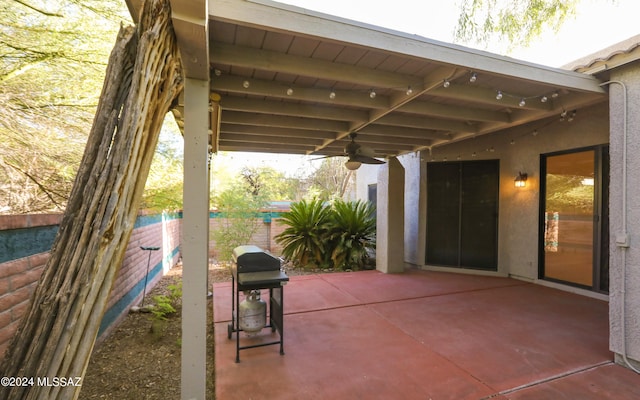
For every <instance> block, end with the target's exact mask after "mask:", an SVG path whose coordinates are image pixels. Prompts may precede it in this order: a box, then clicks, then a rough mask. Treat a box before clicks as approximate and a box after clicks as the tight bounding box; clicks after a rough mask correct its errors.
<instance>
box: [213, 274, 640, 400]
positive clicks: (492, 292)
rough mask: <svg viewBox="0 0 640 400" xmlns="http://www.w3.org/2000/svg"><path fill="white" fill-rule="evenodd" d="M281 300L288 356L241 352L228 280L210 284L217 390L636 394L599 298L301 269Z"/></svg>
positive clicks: (445, 279)
mask: <svg viewBox="0 0 640 400" xmlns="http://www.w3.org/2000/svg"><path fill="white" fill-rule="evenodd" d="M284 305H285V318H284V351H285V355H284V356H281V355H280V354H279V351H278V349H279V348H278V346H266V347H260V348H255V349H246V350H242V351H241V352H240V360H241V361H240V363H235V336H234V338H233V340H229V339H227V324H228V322H229V321H230V319H231V284H230V283H223V284H216V285H214V319H215V329H216V333H215V340H216V395H217V397H216V398H218V399H221V400H233V399H243V400H246V399H278V400H280V399H350V400H351V399H403V400H404V399H432V400H441V399H452V400H465V399H469V400H471V399H473V400H478V399H518V400H523V399H531V400H533V399H535V400H540V399H553V400H556V399H571V400H576V399H580V400H589V399H594V400H595V399H598V400H602V399H616V400H622V399H640V375H637V374H635V373H634V372H632V371H630V370H627V369H625V368H623V367H620V366H618V365H615V364H614V363H613V362H612V360H613V355H612V353H611V352H609V350H608V340H609V339H608V338H609V332H608V329H609V328H608V326H609V324H608V303H606V302H603V301H599V300H594V299H591V298H587V297H583V296H579V295H575V294H570V293H566V292H563V291H559V290H555V289H550V288H547V287H543V286H540V285H534V284H529V283H524V282H521V281H517V280H513V279H507V278H494V277H483V276H474V275H464V274H449V273H440V272H428V271H416V270H410V271H407V272H405V273H403V274H393V275H392V274H382V273H380V272H377V271H361V272H351V273H333V274H320V275H307V276H294V277H292V278H291V281H290V282H289V283H288V284H287V285H286V286H285V289H284ZM274 336H275V337H277V334H272V333H271V331H270V330H268V329H264V330H263V331H262V332H261V334H260V335H259V338H258V339H245V338H244V333H243V334H242V336H241V344H247V342H246V341H247V340H273V338H274Z"/></svg>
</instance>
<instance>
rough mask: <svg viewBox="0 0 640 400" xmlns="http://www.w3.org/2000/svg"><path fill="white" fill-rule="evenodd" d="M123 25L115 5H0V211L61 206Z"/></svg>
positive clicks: (38, 0) (103, 0)
mask: <svg viewBox="0 0 640 400" xmlns="http://www.w3.org/2000/svg"><path fill="white" fill-rule="evenodd" d="M125 20H127V13H126V7H125V5H124V2H122V1H120V0H89V1H79V0H75V1H72V0H60V1H55V2H51V1H44V0H28V1H17V0H12V1H7V0H5V1H2V7H1V8H0V115H1V116H2V117H0V138H1V140H0V171H2V174H0V176H1V177H2V178H0V189H2V190H0V212H13V213H23V212H42V211H60V210H62V209H63V208H64V207H65V205H66V201H67V198H68V195H69V192H70V190H71V184H72V182H73V178H74V176H75V171H76V169H77V166H78V164H79V162H80V158H81V157H82V150H83V148H84V143H85V142H86V137H87V134H88V131H89V129H90V127H91V121H92V119H93V114H94V113H95V109H96V105H97V99H98V97H99V94H100V89H101V86H102V80H103V77H104V70H105V67H106V63H107V59H108V56H109V52H110V50H111V48H112V46H113V41H114V39H115V37H116V35H117V32H118V28H119V26H118V25H119V22H120V21H125Z"/></svg>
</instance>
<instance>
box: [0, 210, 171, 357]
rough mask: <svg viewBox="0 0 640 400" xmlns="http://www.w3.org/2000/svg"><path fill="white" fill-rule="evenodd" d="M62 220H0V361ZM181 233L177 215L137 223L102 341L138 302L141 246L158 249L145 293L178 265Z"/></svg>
mask: <svg viewBox="0 0 640 400" xmlns="http://www.w3.org/2000/svg"><path fill="white" fill-rule="evenodd" d="M61 219H62V216H61V215H17V216H0V357H2V355H3V354H4V352H5V350H6V348H7V346H8V345H9V341H10V339H11V338H12V337H13V334H14V333H15V330H16V329H17V325H18V322H19V319H20V318H21V317H22V315H24V312H25V311H26V308H27V306H28V304H29V300H30V298H31V294H32V293H33V290H34V288H35V286H36V283H37V280H38V279H39V277H40V275H41V273H42V270H43V268H44V266H45V264H46V262H47V260H48V258H49V249H50V248H51V245H52V244H53V239H54V237H55V232H56V231H57V225H58V224H59V223H60V220H61ZM181 227H182V219H181V215H180V214H163V215H140V216H139V217H138V220H137V222H136V226H135V227H134V231H133V232H132V234H131V238H130V241H129V245H128V247H127V250H126V254H125V259H124V260H123V263H122V266H121V268H120V271H119V273H118V276H117V277H116V281H115V282H114V287H113V290H112V293H111V297H110V298H109V302H108V306H107V307H108V308H107V312H106V313H105V316H104V318H103V321H102V325H101V328H100V338H101V339H102V338H104V337H106V336H107V335H108V333H109V332H110V330H111V329H113V328H115V326H117V323H118V322H119V321H120V320H121V319H122V318H123V317H124V316H125V315H126V313H127V312H128V309H129V307H131V306H132V305H135V304H137V303H138V302H139V301H140V299H141V298H142V293H143V289H144V281H145V274H146V272H147V262H148V260H149V258H148V257H149V252H148V251H143V250H142V249H140V246H145V247H151V246H158V247H161V250H159V251H153V252H151V261H150V263H149V275H148V282H147V291H148V290H150V288H152V287H153V285H154V284H155V283H156V282H157V281H158V280H159V279H160V278H161V277H162V276H163V275H164V273H166V272H167V271H168V270H169V269H170V268H171V267H173V266H174V265H175V264H176V262H177V261H178V259H179V257H180V237H181Z"/></svg>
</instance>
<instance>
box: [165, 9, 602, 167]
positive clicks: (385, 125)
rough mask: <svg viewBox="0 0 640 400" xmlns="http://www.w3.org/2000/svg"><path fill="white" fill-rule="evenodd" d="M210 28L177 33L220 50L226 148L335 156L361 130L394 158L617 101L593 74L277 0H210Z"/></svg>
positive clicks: (215, 89)
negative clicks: (407, 32) (506, 55)
mask: <svg viewBox="0 0 640 400" xmlns="http://www.w3.org/2000/svg"><path fill="white" fill-rule="evenodd" d="M195 3H198V2H197V1H195ZM183 7H184V5H183ZM193 10H195V11H194V12H195V13H201V7H193ZM185 13H188V12H187V11H184V10H183V11H182V14H180V15H177V16H176V18H180V21H190V19H189V18H187V17H184V15H183V14H185ZM207 21H208V22H207V24H208V25H207V26H203V27H202V29H203V30H204V31H206V32H207V37H206V38H204V39H203V38H202V37H201V36H202V33H201V32H195V33H194V32H193V31H194V29H191V30H189V29H182V30H180V29H177V30H176V32H177V35H178V37H179V43H181V46H182V45H184V44H185V43H189V48H190V50H189V51H190V52H191V53H193V54H195V53H197V52H198V51H197V49H200V47H202V46H205V45H207V44H208V56H209V63H208V67H209V70H208V72H209V78H210V86H211V92H212V95H213V97H218V96H219V98H220V105H221V108H222V116H221V121H220V131H219V134H218V138H217V149H218V150H222V151H260V152H276V153H290V154H318V155H335V154H341V153H342V151H343V148H344V146H345V145H346V143H347V142H348V140H349V139H348V135H349V133H351V132H358V137H357V141H358V142H359V143H361V144H365V145H366V146H368V147H371V148H372V149H373V150H374V151H375V154H376V156H377V157H393V156H397V155H401V154H405V153H410V152H415V151H419V150H423V149H428V148H432V147H435V146H444V145H447V144H449V143H453V142H457V141H460V140H465V139H469V138H473V137H477V136H479V135H484V134H487V133H492V132H497V131H500V130H503V129H506V128H509V127H513V126H517V125H520V124H525V123H528V122H531V121H535V120H539V119H543V118H547V117H550V116H553V115H560V114H561V113H562V112H563V111H564V110H574V109H579V108H582V107H585V106H589V105H591V104H594V103H597V102H601V101H606V96H605V94H604V91H603V90H602V88H601V87H600V86H599V83H600V82H598V81H597V80H596V79H595V78H594V77H592V76H590V75H585V74H580V73H576V72H572V71H566V70H560V69H554V68H548V67H544V66H539V65H534V64H529V63H526V62H522V61H518V60H514V59H510V58H507V57H501V56H497V55H495V54H491V53H486V52H481V51H477V50H473V49H469V48H465V47H461V46H456V45H451V44H446V43H442V42H437V41H432V40H429V39H425V38H422V37H417V36H414V35H408V34H404V33H401V32H395V31H390V30H386V29H383V28H379V27H374V26H370V25H366V24H361V23H358V22H354V21H349V20H345V19H341V18H339V17H333V16H328V15H324V14H319V13H315V12H311V11H308V10H304V9H300V8H297V7H292V6H287V5H283V4H279V3H276V2H272V1H266V0H210V1H209V3H208V19H207ZM197 26H200V25H197ZM196 31H199V30H198V29H196ZM207 42H208V43H207ZM185 46H186V45H185ZM194 49H195V50H194ZM199 57H200V58H198V57H193V58H192V61H193V60H197V61H201V56H199ZM200 70H202V69H200ZM182 111H183V110H181V109H180V108H178V109H176V111H175V114H176V116H177V120H178V122H179V124H180V122H181V115H182ZM214 147H216V146H214Z"/></svg>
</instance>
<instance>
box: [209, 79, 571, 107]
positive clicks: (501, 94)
mask: <svg viewBox="0 0 640 400" xmlns="http://www.w3.org/2000/svg"><path fill="white" fill-rule="evenodd" d="M214 74H215V75H216V76H220V75H222V74H223V72H222V71H220V70H218V69H215V70H214ZM477 80H478V74H477V73H476V72H472V73H471V75H470V77H469V83H475V82H477ZM451 84H452V81H450V80H449V78H446V79H444V80H443V81H442V86H443V87H445V88H449V87H451ZM250 86H251V83H250V81H249V80H244V81H243V82H242V87H244V88H245V89H248V88H249V87H250ZM388 89H392V90H402V88H399V87H395V88H388ZM355 91H362V89H360V90H358V89H356V90H355ZM404 92H405V94H406V95H407V96H411V95H412V94H413V93H414V90H413V87H412V86H411V85H409V86H407V87H406V89H404ZM495 92H496V97H495V99H496V100H502V99H503V98H504V97H505V96H508V97H511V98H516V99H519V101H518V105H519V106H520V107H524V106H526V104H527V101H528V100H530V99H539V100H540V102H542V103H547V102H548V101H549V99H550V98H551V99H555V98H557V97H559V96H560V93H559V92H558V91H557V90H556V91H554V92H552V93H549V94H544V95H541V96H540V95H536V96H525V97H522V96H517V95H514V94H510V93H506V92H504V91H502V90H496V91H495ZM293 93H294V88H292V87H288V88H287V89H286V94H287V96H292V95H293ZM367 93H368V94H369V97H370V98H372V99H375V98H376V96H377V93H376V91H375V89H373V88H372V89H368V90H367ZM336 97H337V94H336V92H335V91H334V90H333V89H331V91H330V92H329V99H331V100H334V99H335V98H336ZM565 118H566V115H565Z"/></svg>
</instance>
